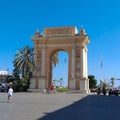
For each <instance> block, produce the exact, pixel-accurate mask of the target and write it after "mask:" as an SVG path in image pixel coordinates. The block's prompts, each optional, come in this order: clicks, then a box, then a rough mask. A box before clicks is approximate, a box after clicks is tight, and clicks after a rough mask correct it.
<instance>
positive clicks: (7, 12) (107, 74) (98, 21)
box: [0, 0, 120, 85]
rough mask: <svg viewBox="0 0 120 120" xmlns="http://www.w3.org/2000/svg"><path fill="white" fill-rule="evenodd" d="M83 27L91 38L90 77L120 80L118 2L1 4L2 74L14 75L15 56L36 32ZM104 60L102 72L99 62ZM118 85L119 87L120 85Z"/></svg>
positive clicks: (5, 0)
mask: <svg viewBox="0 0 120 120" xmlns="http://www.w3.org/2000/svg"><path fill="white" fill-rule="evenodd" d="M82 25H83V26H84V28H85V30H86V33H87V34H88V36H89V39H90V41H91V42H90V43H89V44H88V46H87V47H88V74H89V75H94V76H95V77H96V79H97V80H98V82H99V80H100V79H101V78H103V77H104V78H105V79H106V80H107V81H109V80H110V78H111V77H114V78H120V1H119V0H1V1H0V41H1V44H0V48H1V49H0V70H7V68H9V72H10V73H12V70H13V63H12V61H13V60H14V55H15V53H16V51H17V50H18V49H19V48H22V47H23V46H25V45H29V46H33V41H32V40H31V39H30V37H31V36H33V35H34V33H35V31H36V29H39V30H40V32H41V33H42V32H43V29H44V28H46V27H61V26H77V28H78V30H79V29H80V28H81V26H82ZM101 56H102V63H103V66H102V69H101V67H100V59H101ZM116 84H117V85H118V84H120V82H119V81H117V82H116Z"/></svg>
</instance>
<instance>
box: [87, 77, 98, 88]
mask: <svg viewBox="0 0 120 120" xmlns="http://www.w3.org/2000/svg"><path fill="white" fill-rule="evenodd" d="M88 78H89V88H95V87H96V85H97V80H96V79H95V76H94V75H88Z"/></svg>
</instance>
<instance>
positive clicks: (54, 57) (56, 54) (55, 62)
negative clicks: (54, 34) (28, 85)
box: [52, 52, 59, 66]
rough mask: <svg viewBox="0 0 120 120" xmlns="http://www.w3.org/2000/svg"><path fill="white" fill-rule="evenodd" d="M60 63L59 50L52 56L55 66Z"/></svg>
mask: <svg viewBox="0 0 120 120" xmlns="http://www.w3.org/2000/svg"><path fill="white" fill-rule="evenodd" d="M58 63H59V59H58V52H56V53H55V54H54V55H53V56H52V64H53V65H54V66H56V64H58Z"/></svg>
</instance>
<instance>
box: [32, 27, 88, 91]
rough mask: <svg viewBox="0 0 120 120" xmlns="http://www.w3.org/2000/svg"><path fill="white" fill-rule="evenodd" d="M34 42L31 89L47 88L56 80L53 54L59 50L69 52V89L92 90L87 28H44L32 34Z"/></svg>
mask: <svg viewBox="0 0 120 120" xmlns="http://www.w3.org/2000/svg"><path fill="white" fill-rule="evenodd" d="M31 39H32V40H33V41H34V51H35V55H34V61H35V68H34V70H33V77H32V79H31V81H30V89H31V90H38V91H39V90H43V89H47V88H48V87H49V85H50V84H51V81H52V60H51V59H52V56H53V54H55V53H56V52H58V51H61V50H62V51H66V52H67V53H68V55H69V63H68V64H69V65H68V66H69V67H68V90H69V91H79V92H85V93H87V92H89V79H88V73H87V51H88V49H87V44H88V43H89V42H90V40H89V38H88V35H87V34H86V33H85V30H84V28H83V27H81V29H80V30H78V29H77V28H76V27H75V26H72V27H58V28H57V27H56V28H44V32H43V33H42V34H41V33H40V32H39V31H38V30H37V31H36V32H35V35H34V36H32V37H31Z"/></svg>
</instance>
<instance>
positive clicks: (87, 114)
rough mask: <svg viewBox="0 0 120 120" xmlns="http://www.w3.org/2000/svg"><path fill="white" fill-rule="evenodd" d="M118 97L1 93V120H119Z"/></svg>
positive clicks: (119, 98) (119, 103)
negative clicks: (10, 95) (9, 97)
mask: <svg viewBox="0 0 120 120" xmlns="http://www.w3.org/2000/svg"><path fill="white" fill-rule="evenodd" d="M119 112H120V96H97V95H94V94H89V95H85V94H78V93H77V94H68V93H56V94H42V93H14V95H13V100H12V102H11V103H7V93H0V120H120V113H119Z"/></svg>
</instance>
